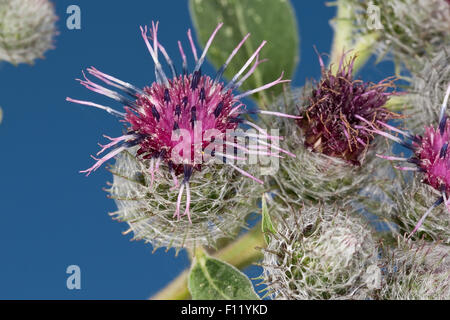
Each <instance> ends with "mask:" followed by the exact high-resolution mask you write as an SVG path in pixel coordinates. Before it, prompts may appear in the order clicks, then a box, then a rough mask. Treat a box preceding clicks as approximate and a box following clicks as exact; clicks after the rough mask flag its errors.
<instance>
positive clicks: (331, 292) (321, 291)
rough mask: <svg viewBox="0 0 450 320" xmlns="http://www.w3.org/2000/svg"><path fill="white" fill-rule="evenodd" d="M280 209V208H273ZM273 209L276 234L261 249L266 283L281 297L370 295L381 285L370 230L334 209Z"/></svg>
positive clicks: (356, 219)
mask: <svg viewBox="0 0 450 320" xmlns="http://www.w3.org/2000/svg"><path fill="white" fill-rule="evenodd" d="M274 210H278V208H274ZM276 212H277V211H275V212H272V214H271V215H272V216H273V217H281V219H279V221H278V220H275V221H274V222H275V225H276V226H275V229H276V233H274V234H270V241H269V244H268V246H267V248H266V249H263V252H264V260H263V262H262V267H263V276H262V279H263V282H264V283H265V284H266V285H267V292H268V294H270V295H272V296H273V297H274V298H275V299H279V300H284V299H288V300H305V299H368V298H371V297H372V295H373V292H374V290H376V289H379V288H380V283H381V270H380V269H379V268H378V267H377V262H378V261H377V260H378V253H377V251H378V249H377V244H376V242H375V241H374V239H373V237H372V232H371V230H370V228H368V227H367V226H365V225H364V223H362V221H360V220H359V219H358V218H356V217H352V216H350V214H347V213H344V212H343V211H341V210H337V209H332V208H330V207H323V208H318V207H304V208H302V209H301V210H300V212H294V211H291V212H289V214H288V215H287V216H282V215H278V214H274V213H276Z"/></svg>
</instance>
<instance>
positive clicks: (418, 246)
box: [380, 239, 450, 300]
mask: <svg viewBox="0 0 450 320" xmlns="http://www.w3.org/2000/svg"><path fill="white" fill-rule="evenodd" d="M449 253H450V247H448V246H445V245H441V244H436V243H434V244H432V243H426V242H423V241H421V242H413V241H406V240H405V239H399V244H398V246H397V247H396V248H395V249H389V250H388V252H387V253H386V257H385V262H384V265H383V268H382V269H383V281H382V290H380V298H381V299H387V300H449V299H450V258H449V257H450V256H449Z"/></svg>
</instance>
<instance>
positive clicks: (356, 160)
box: [297, 55, 398, 166]
mask: <svg viewBox="0 0 450 320" xmlns="http://www.w3.org/2000/svg"><path fill="white" fill-rule="evenodd" d="M355 59H356V56H354V57H353V58H352V59H350V61H349V62H348V63H345V62H344V60H345V55H343V57H342V58H341V63H340V65H339V68H338V70H337V72H336V74H334V73H333V72H332V71H331V69H326V68H325V66H324V63H323V61H322V58H321V57H320V56H319V62H320V67H321V69H322V78H321V80H320V82H319V83H318V84H317V85H316V86H315V88H314V89H313V90H312V94H311V96H310V97H309V101H308V105H307V106H305V107H304V108H302V109H301V110H300V116H301V117H302V118H301V119H300V120H297V123H298V125H299V126H300V128H301V129H302V131H303V135H304V144H305V146H306V147H307V148H310V149H311V150H312V151H314V152H320V153H323V154H325V155H328V156H331V157H336V158H340V159H343V160H345V161H347V162H349V163H351V164H353V165H357V166H359V165H360V164H361V162H362V160H363V159H364V156H365V154H366V152H367V150H368V148H369V145H370V144H371V142H372V141H373V139H374V136H373V134H372V133H371V132H369V131H367V130H365V129H366V128H368V125H367V123H366V122H367V121H366V119H368V120H370V121H371V122H373V123H378V122H380V121H381V122H385V121H387V120H389V119H392V118H396V117H398V116H397V115H395V114H393V113H392V112H390V111H388V110H387V109H386V108H384V107H383V106H384V105H385V104H386V102H387V100H388V99H389V96H390V95H392V92H387V90H388V89H389V88H390V87H391V86H392V81H391V79H385V80H383V81H380V82H379V83H377V84H374V83H366V82H363V81H361V80H355V79H353V75H352V72H353V63H354V61H355Z"/></svg>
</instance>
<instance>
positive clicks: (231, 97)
mask: <svg viewBox="0 0 450 320" xmlns="http://www.w3.org/2000/svg"><path fill="white" fill-rule="evenodd" d="M222 25H223V24H222V23H220V24H219V25H218V26H217V28H216V29H215V30H214V32H213V33H212V35H211V37H210V38H209V40H208V42H207V43H206V46H205V49H204V51H203V52H202V54H201V56H200V57H198V55H197V50H196V48H195V45H194V42H193V40H192V36H191V32H190V30H189V31H188V39H189V43H190V46H191V50H192V54H193V56H194V59H195V66H194V69H193V71H192V72H190V73H189V72H188V65H187V58H186V55H185V53H184V50H183V47H182V45H181V42H180V41H178V47H179V50H180V54H181V57H182V60H183V65H182V72H181V73H177V71H176V69H175V66H174V65H173V63H172V60H171V58H170V57H169V55H168V54H167V52H166V50H165V49H164V47H163V46H162V45H161V44H160V43H159V41H158V38H157V31H158V23H156V24H155V23H152V29H151V32H150V33H151V34H150V36H148V35H147V31H148V30H147V27H145V28H142V27H141V33H142V37H143V39H144V41H145V44H146V46H147V48H148V50H149V52H150V55H151V57H152V59H153V61H154V63H155V76H156V82H154V83H153V84H152V85H151V86H149V87H145V88H144V89H139V88H136V87H135V86H133V85H131V84H129V83H126V82H123V81H121V80H119V79H117V78H114V77H112V76H110V75H107V74H105V73H102V72H100V71H98V70H97V69H95V68H88V69H87V71H88V73H89V74H90V75H92V76H94V77H96V78H97V79H99V80H101V81H103V82H104V83H106V84H107V85H109V86H111V87H115V88H118V89H120V90H121V91H122V92H123V93H124V94H121V93H118V92H116V91H112V90H110V89H107V88H105V87H103V86H100V85H98V84H96V83H94V82H92V81H91V80H89V79H88V78H87V77H86V76H84V80H80V82H81V84H82V85H84V86H85V87H86V88H88V89H90V90H92V91H94V92H97V93H100V94H102V95H105V96H108V97H110V98H112V99H114V100H116V101H118V102H120V103H121V104H123V105H124V106H125V113H123V112H119V111H116V110H114V109H112V108H110V107H106V106H102V105H99V104H96V103H93V102H89V101H80V100H73V99H70V98H67V100H68V101H71V102H75V103H79V104H84V105H88V106H93V107H96V108H100V109H103V110H105V111H107V112H108V113H111V114H113V115H116V116H118V117H120V118H121V121H122V122H123V123H125V124H126V126H127V133H126V134H124V135H122V136H120V137H117V138H110V137H108V136H105V137H106V138H108V139H109V140H110V141H111V142H110V143H108V144H106V145H104V146H102V149H101V150H100V152H99V153H98V154H100V153H102V152H104V151H105V150H107V149H109V148H111V147H115V149H114V150H112V151H110V152H109V153H108V154H106V155H105V156H104V157H103V158H101V159H96V158H94V159H95V160H97V162H96V163H95V164H94V165H93V166H92V167H91V168H89V169H87V170H85V171H82V172H85V173H87V175H89V174H90V173H91V172H93V171H95V170H96V169H98V168H99V167H100V166H101V165H102V164H103V163H104V162H106V161H108V160H109V159H111V158H113V157H114V156H116V155H117V154H119V153H120V152H122V151H124V150H126V149H128V148H131V147H134V146H138V151H137V154H138V155H139V156H140V157H141V158H143V159H149V161H150V172H151V175H152V177H154V173H155V172H156V171H157V170H159V167H160V164H161V163H165V164H166V165H167V168H168V170H169V171H170V173H171V174H172V177H173V180H174V183H175V186H178V179H177V176H178V175H180V174H182V175H183V181H182V183H181V186H180V191H179V192H180V193H179V196H178V203H177V212H175V216H177V217H178V218H179V217H180V212H179V207H180V201H181V198H182V194H183V191H184V189H186V202H187V205H186V211H185V214H187V215H188V217H189V203H190V191H189V183H188V182H189V178H190V177H191V175H192V174H193V172H194V170H201V166H202V165H204V164H205V163H206V160H207V159H209V158H211V156H219V157H220V158H221V159H223V161H224V162H227V161H225V160H237V159H239V160H241V158H239V157H237V156H235V155H234V153H233V154H222V153H221V152H222V150H223V149H225V148H224V147H223V146H224V145H225V144H226V145H227V146H231V147H234V149H240V151H242V152H244V154H245V155H248V154H250V153H251V152H253V154H255V152H256V153H257V154H262V155H269V156H273V155H274V154H273V153H271V151H270V148H268V147H262V148H259V149H258V151H251V150H249V149H247V148H245V146H241V145H237V143H235V141H234V138H232V139H229V140H228V141H227V136H226V134H227V131H229V130H234V129H236V128H237V126H238V125H239V124H240V123H246V124H249V125H251V126H253V127H255V128H258V130H259V131H260V133H261V134H262V137H264V138H267V139H276V138H279V137H273V136H268V135H267V133H264V130H263V129H261V128H259V127H258V126H256V125H254V124H252V123H249V122H248V121H246V120H244V119H243V118H242V117H241V116H242V115H243V114H245V113H247V111H246V108H245V105H244V104H243V103H242V102H241V99H242V98H244V97H246V96H248V95H251V94H253V93H255V92H259V91H262V90H265V89H267V88H270V87H272V86H274V85H276V84H279V83H283V82H287V81H288V80H282V77H283V74H282V75H281V76H280V78H278V79H277V80H275V81H273V82H271V83H268V84H266V85H263V86H261V87H259V88H256V89H253V90H250V91H247V92H244V93H241V94H237V95H236V94H234V90H235V89H237V88H239V87H240V85H241V84H242V83H243V82H244V81H245V80H246V79H247V78H248V77H249V76H250V75H252V73H253V72H254V71H255V69H256V67H257V66H258V65H259V64H260V63H261V62H263V61H264V60H259V52H260V51H261V49H262V47H263V46H264V45H265V44H266V41H263V42H262V43H261V45H260V46H259V47H258V48H257V49H256V51H255V52H254V53H253V54H252V56H251V57H250V58H249V59H248V61H247V62H246V63H245V64H244V66H243V67H242V68H241V70H240V71H239V72H238V73H237V74H236V75H235V76H234V77H233V79H232V80H231V81H230V82H229V83H228V84H225V83H223V82H222V80H221V77H222V74H223V72H224V71H225V69H226V68H227V65H228V64H229V63H230V61H231V59H232V58H233V57H234V56H235V55H236V53H237V52H238V50H239V49H240V48H241V46H242V45H243V44H244V42H245V41H246V40H247V38H248V37H249V36H250V34H248V35H246V36H245V37H244V39H243V40H242V41H241V42H240V43H239V44H238V46H237V47H236V48H235V50H233V52H232V53H231V54H230V56H229V57H228V59H227V60H226V62H225V64H224V65H223V66H222V68H221V69H220V70H219V72H218V73H217V75H216V76H215V77H214V78H211V77H209V76H206V75H203V74H202V72H201V66H202V64H203V62H204V60H205V57H206V53H207V51H208V49H209V47H210V45H211V43H212V41H213V39H214V37H215V35H216V33H217V32H218V31H219V29H220V28H221V27H222ZM159 52H160V53H161V54H162V55H163V56H164V59H165V60H166V61H167V64H168V67H169V68H170V71H171V74H172V77H170V78H169V77H168V76H167V75H166V74H165V72H164V71H163V69H162V66H161V63H160V61H159V57H158V53H159ZM252 62H253V65H252V66H251V67H250V65H251V64H252ZM249 67H250V68H249ZM248 68H249V70H248V71H247V72H246V69H248ZM244 72H246V73H245V74H244ZM83 75H84V73H83ZM259 112H260V113H262V114H272V115H278V116H287V117H293V118H297V117H294V116H288V115H283V114H280V113H276V112H270V111H259ZM217 143H220V144H222V145H221V146H222V148H218V147H215V148H214V147H212V148H209V149H208V147H210V145H211V144H214V145H217ZM266 146H267V144H266ZM277 150H278V151H282V152H285V151H284V150H281V149H279V148H278V149H277ZM242 152H241V153H242ZM285 153H287V152H285ZM98 154H97V155H98ZM275 156H276V155H275ZM229 162H232V161H228V162H227V163H228V164H229V165H230V166H232V167H233V168H234V169H236V170H238V171H239V172H241V173H242V174H244V175H245V176H248V177H250V178H252V179H254V180H255V181H257V182H259V183H262V181H261V180H259V179H257V178H255V177H253V176H251V175H250V174H249V173H247V172H245V171H243V170H242V169H240V168H238V167H236V166H235V165H233V164H232V163H229ZM152 182H153V181H152Z"/></svg>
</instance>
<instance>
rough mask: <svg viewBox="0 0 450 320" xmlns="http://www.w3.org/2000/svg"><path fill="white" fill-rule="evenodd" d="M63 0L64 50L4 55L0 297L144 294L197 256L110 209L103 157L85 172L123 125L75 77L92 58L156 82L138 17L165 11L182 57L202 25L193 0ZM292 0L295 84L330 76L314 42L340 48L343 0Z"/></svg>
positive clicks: (376, 75)
mask: <svg viewBox="0 0 450 320" xmlns="http://www.w3.org/2000/svg"><path fill="white" fill-rule="evenodd" d="M53 2H54V3H55V5H56V9H57V14H58V16H59V17H60V19H59V21H58V28H59V31H60V34H59V36H58V37H57V38H56V49H55V50H52V51H49V52H48V53H47V54H46V59H45V60H38V61H37V63H36V64H35V65H34V66H29V65H20V66H19V67H14V66H12V65H9V64H7V63H0V106H2V108H3V112H4V119H3V123H2V124H1V125H0V145H1V147H2V148H1V151H0V152H1V153H0V155H1V156H0V219H1V220H0V230H1V232H0V299H145V298H148V297H149V296H151V295H152V294H154V293H156V292H157V291H158V290H159V289H161V288H162V287H164V285H165V284H166V283H168V282H169V281H170V280H171V279H173V278H174V277H175V276H176V275H177V274H178V273H179V272H180V271H182V270H183V269H184V268H186V267H188V265H189V263H188V259H187V257H186V255H185V254H184V253H182V254H180V255H179V256H178V257H175V256H174V251H173V250H171V251H169V252H168V253H166V252H165V251H164V250H161V249H160V250H158V251H156V252H155V253H154V254H152V253H151V252H152V248H151V247H150V245H146V244H144V243H143V242H130V241H129V239H130V236H129V235H128V236H123V235H122V234H121V232H122V231H124V230H126V229H127V226H126V225H125V224H124V223H118V222H115V221H113V220H111V218H110V217H109V216H108V214H107V213H108V212H112V211H115V209H116V208H115V204H114V202H113V201H112V200H110V199H108V198H107V197H106V193H105V192H104V191H103V190H102V188H103V187H104V186H105V184H106V182H107V181H111V174H110V173H109V172H108V171H107V170H105V169H104V168H102V169H100V170H98V171H97V172H95V174H92V175H91V176H90V177H89V178H86V177H85V176H84V175H82V174H80V173H78V171H79V170H81V169H86V168H88V167H90V166H91V165H92V164H93V162H92V159H91V158H90V156H89V155H90V154H93V153H95V152H97V150H98V146H97V142H101V141H103V140H102V134H109V135H112V136H114V134H118V133H119V132H121V129H122V127H121V125H120V124H119V123H118V122H117V121H116V119H115V118H114V117H111V116H109V115H108V114H107V113H105V112H102V111H99V110H94V109H91V108H88V107H83V106H79V105H75V104H70V103H68V102H66V101H65V98H66V97H67V96H70V97H73V98H79V99H82V100H91V101H96V102H98V103H105V101H107V100H102V97H100V96H98V95H95V94H94V93H91V92H89V91H88V90H87V89H84V88H83V87H82V86H81V85H79V84H78V83H77V82H76V81H75V80H74V79H75V78H78V77H80V75H81V70H82V69H85V68H86V67H89V66H95V67H97V68H98V69H100V70H102V71H104V72H106V73H110V74H112V75H115V76H117V77H118V78H120V79H122V80H125V81H129V82H132V83H133V84H135V85H137V86H138V87H143V86H145V85H149V84H151V82H153V81H154V72H153V63H152V61H151V58H150V56H149V54H148V51H147V49H146V47H145V45H144V42H143V41H142V38H141V35H140V32H139V25H143V24H149V23H150V22H151V20H159V21H160V29H159V30H160V33H159V34H158V38H159V39H160V40H161V41H162V42H163V43H164V45H165V47H166V49H167V51H168V52H169V54H170V53H172V56H173V57H175V56H177V54H178V49H177V46H176V41H177V40H183V41H185V35H186V30H187V29H188V28H192V22H191V20H190V17H189V11H188V5H187V1H180V0H166V1H142V0H128V1H106V0H96V1H92V0H83V1H81V0H80V1H74V0H72V1H68V0H57V1H53ZM292 2H293V6H294V8H295V11H296V16H297V19H298V26H299V29H300V38H301V39H300V40H301V41H300V46H301V51H300V53H301V56H300V64H299V67H298V70H297V72H296V74H295V77H294V79H293V84H294V85H295V86H300V85H302V84H303V83H304V80H305V79H306V78H317V77H318V76H319V75H320V70H319V66H318V63H317V56H316V54H315V52H314V50H313V45H316V46H317V48H318V50H319V51H321V52H329V51H330V46H331V40H332V29H331V27H330V25H329V20H330V19H331V18H332V17H333V16H334V13H335V8H333V7H332V8H329V7H326V6H325V1H292ZM71 4H77V5H79V6H80V7H81V13H82V29H81V30H68V29H67V28H66V18H67V16H68V15H67V14H66V8H67V7H68V6H69V5H71ZM390 71H391V64H390V63H382V64H380V65H377V66H374V65H373V61H372V62H370V63H369V64H368V65H367V66H366V67H365V69H364V70H363V71H362V73H361V76H363V77H364V79H369V80H374V81H375V80H380V79H382V78H384V77H386V76H389V75H391V74H389V72H390ZM205 72H214V71H213V70H212V68H206V69H205ZM111 105H114V104H111ZM72 264H75V265H78V266H80V268H81V275H82V283H81V285H82V288H81V290H68V289H67V288H66V278H67V276H68V275H67V274H66V268H67V266H69V265H72ZM259 271H260V270H259V269H258V268H256V267H252V268H250V269H249V270H247V272H248V274H250V275H251V276H257V275H259Z"/></svg>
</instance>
